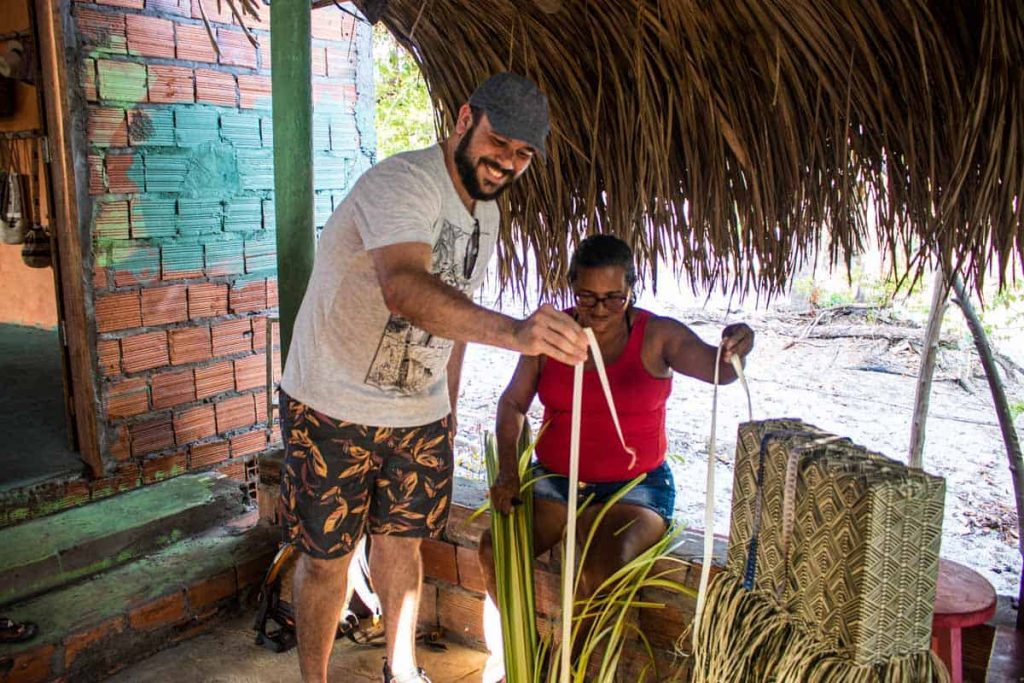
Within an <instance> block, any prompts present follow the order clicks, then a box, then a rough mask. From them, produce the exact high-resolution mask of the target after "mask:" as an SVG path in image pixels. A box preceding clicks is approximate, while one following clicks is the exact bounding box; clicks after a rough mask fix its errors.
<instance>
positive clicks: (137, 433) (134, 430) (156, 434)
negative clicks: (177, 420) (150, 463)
mask: <svg viewBox="0 0 1024 683" xmlns="http://www.w3.org/2000/svg"><path fill="white" fill-rule="evenodd" d="M129 431H130V432H131V436H132V456H133V457H138V456H140V455H146V454H148V453H153V452H155V451H160V450H163V449H165V448H169V447H171V446H173V445H174V430H173V429H172V427H171V418H170V417H167V416H164V417H158V418H156V419H153V420H147V421H146V422H139V423H137V424H133V425H132V426H131V427H129Z"/></svg>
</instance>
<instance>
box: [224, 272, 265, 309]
mask: <svg viewBox="0 0 1024 683" xmlns="http://www.w3.org/2000/svg"><path fill="white" fill-rule="evenodd" d="M266 307H267V283H266V281H265V280H256V281H250V282H246V283H244V284H241V285H239V284H237V283H236V285H235V286H234V287H232V288H231V298H230V303H229V308H230V309H231V312H232V313H252V312H253V311H262V310H263V309H265V308H266Z"/></svg>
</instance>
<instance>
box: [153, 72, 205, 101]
mask: <svg viewBox="0 0 1024 683" xmlns="http://www.w3.org/2000/svg"><path fill="white" fill-rule="evenodd" d="M149 101H150V102H157V103H161V104H173V103H176V102H195V77H194V75H193V74H192V69H190V68H188V67H187V66H158V65H156V64H150V65H149Z"/></svg>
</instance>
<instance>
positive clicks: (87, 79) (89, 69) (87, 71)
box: [79, 58, 100, 102]
mask: <svg viewBox="0 0 1024 683" xmlns="http://www.w3.org/2000/svg"><path fill="white" fill-rule="evenodd" d="M79 78H80V80H81V83H82V89H83V90H84V91H85V99H86V101H87V102H97V101H98V100H99V99H100V94H99V91H98V90H97V89H96V60H95V59H89V58H86V59H83V60H82V68H81V72H80V73H79Z"/></svg>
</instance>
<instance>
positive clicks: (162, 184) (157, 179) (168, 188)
mask: <svg viewBox="0 0 1024 683" xmlns="http://www.w3.org/2000/svg"><path fill="white" fill-rule="evenodd" d="M190 162H191V159H190V157H189V156H188V155H184V154H150V155H149V156H147V157H146V191H147V192H179V191H180V190H181V184H182V182H183V181H184V180H185V176H186V175H188V170H189V164H190Z"/></svg>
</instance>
